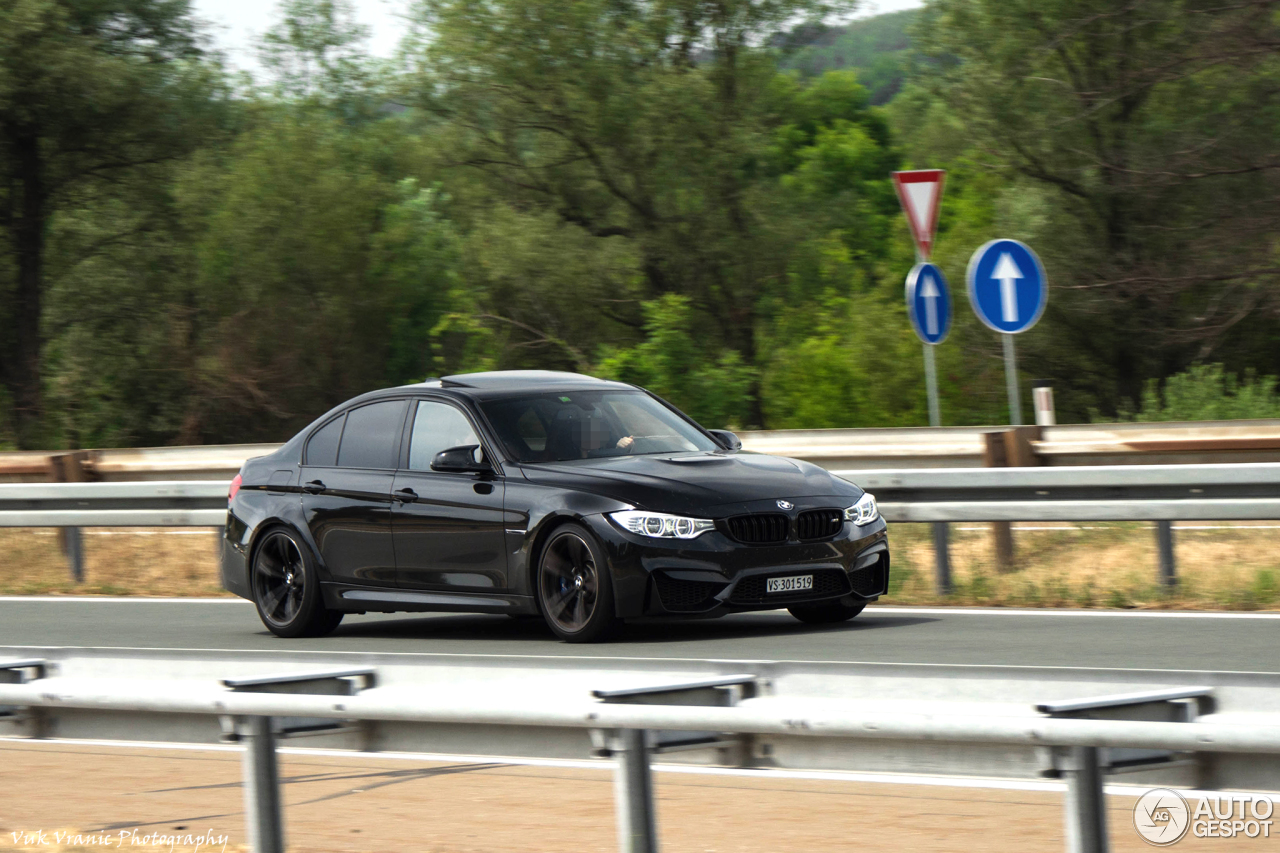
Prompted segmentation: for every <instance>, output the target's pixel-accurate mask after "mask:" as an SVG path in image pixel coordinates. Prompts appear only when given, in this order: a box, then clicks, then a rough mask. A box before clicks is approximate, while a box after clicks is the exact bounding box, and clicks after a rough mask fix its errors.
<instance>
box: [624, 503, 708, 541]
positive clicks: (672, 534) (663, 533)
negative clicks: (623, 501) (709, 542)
mask: <svg viewBox="0 0 1280 853" xmlns="http://www.w3.org/2000/svg"><path fill="white" fill-rule="evenodd" d="M609 517H610V518H612V519H613V520H614V521H615V522H616V523H617V524H618V526H619V527H621V528H622V529H623V530H630V531H631V532H632V533H639V534H640V535H641V536H652V537H654V538H655V539H696V538H697V537H699V536H701V535H702V534H704V533H706V532H707V531H708V530H714V529H715V526H716V523H715V522H714V521H712V520H711V519H709V518H686V517H685V516H683V515H664V514H662V513H660V512H642V511H640V510H638V509H628V510H623V511H622V512H611V513H609Z"/></svg>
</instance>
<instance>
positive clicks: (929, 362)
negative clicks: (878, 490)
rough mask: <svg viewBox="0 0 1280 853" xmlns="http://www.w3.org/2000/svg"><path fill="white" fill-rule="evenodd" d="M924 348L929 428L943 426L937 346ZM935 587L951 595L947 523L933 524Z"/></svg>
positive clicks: (949, 538) (941, 592)
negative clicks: (939, 403)
mask: <svg viewBox="0 0 1280 853" xmlns="http://www.w3.org/2000/svg"><path fill="white" fill-rule="evenodd" d="M923 346H924V383H925V386H926V387H927V388H928V390H929V426H932V427H940V426H942V410H941V408H940V407H939V405H938V366H937V365H936V364H935V363H934V360H933V349H934V347H935V346H937V345H936V344H923ZM933 563H934V564H933V586H934V589H935V590H937V593H938V595H950V594H951V591H952V586H951V528H950V527H949V526H948V525H947V523H946V522H945V521H935V522H934V523H933Z"/></svg>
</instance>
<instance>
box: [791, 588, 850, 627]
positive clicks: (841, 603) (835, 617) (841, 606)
mask: <svg viewBox="0 0 1280 853" xmlns="http://www.w3.org/2000/svg"><path fill="white" fill-rule="evenodd" d="M866 606H867V603H866V602H865V601H856V600H853V596H849V595H847V596H845V597H844V598H839V599H836V600H835V601H825V602H823V603H821V604H797V605H794V606H792V607H788V608H787V612H789V613H790V614H791V615H792V616H794V617H796V618H797V619H799V620H800V621H801V622H804V623H805V624H806V625H831V624H833V623H836V622H847V621H849V620H850V619H852V618H853V617H855V616H857V615H858V614H859V613H861V612H862V609H863V608H864V607H866Z"/></svg>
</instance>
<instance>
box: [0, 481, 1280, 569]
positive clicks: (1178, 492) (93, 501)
mask: <svg viewBox="0 0 1280 853" xmlns="http://www.w3.org/2000/svg"><path fill="white" fill-rule="evenodd" d="M833 473H835V474H837V475H838V476H841V477H844V478H846V479H849V480H852V481H853V482H855V483H857V484H858V485H860V486H862V487H863V488H865V489H867V490H868V491H870V492H872V493H873V494H875V495H876V497H877V500H878V501H879V504H880V511H881V512H882V513H883V514H884V516H885V518H886V519H888V520H889V521H891V522H933V523H935V524H945V523H947V522H955V521H997V522H1000V521H1004V522H1007V521H1154V522H1155V523H1156V525H1155V526H1156V544H1157V551H1158V554H1159V560H1158V563H1159V566H1158V578H1159V580H1160V581H1161V583H1164V584H1166V585H1173V584H1174V583H1176V578H1177V573H1176V564H1175V552H1174V542H1173V528H1172V522H1173V521H1175V520H1201V521H1214V520H1222V521H1241V520H1276V519H1280V463H1276V462H1272V463H1256V464H1238V463H1237V464H1214V465H1124V466H1091V467H1085V466H1074V467H1069V468H949V469H910V468H908V469H898V470H884V469H874V468H873V469H864V470H849V469H838V470H835V471H833ZM225 519H226V485H225V483H222V482H216V481H184V482H169V481H155V482H131V483H8V484H0V527H62V528H78V527H110V526H116V527H147V526H155V527H206V526H207V527H217V526H220V525H221V524H222V523H223V522H224V521H225ZM941 532H942V534H943V535H941V536H935V551H936V562H937V585H938V589H939V592H943V593H945V592H947V591H948V590H949V589H950V573H949V566H950V555H949V553H948V548H949V544H948V537H947V536H946V534H945V527H943V528H942V530H941ZM80 553H81V552H80V551H79V550H77V551H76V552H75V554H76V555H78V554H80ZM72 562H73V573H74V570H75V568H76V566H75V558H74V557H73V560H72Z"/></svg>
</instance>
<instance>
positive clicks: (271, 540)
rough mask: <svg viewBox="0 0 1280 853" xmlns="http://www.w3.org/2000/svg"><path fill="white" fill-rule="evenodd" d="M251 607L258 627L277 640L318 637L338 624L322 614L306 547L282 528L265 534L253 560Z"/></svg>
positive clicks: (335, 617)
mask: <svg viewBox="0 0 1280 853" xmlns="http://www.w3.org/2000/svg"><path fill="white" fill-rule="evenodd" d="M253 603H254V604H256V605H257V606H258V615H259V616H260V617H261V618H262V624H264V625H266V626H267V628H268V630H270V631H271V633H273V634H275V635H277V636H279V637H319V636H323V635H325V634H328V633H329V632H331V631H332V630H333V629H334V628H336V627H338V623H339V622H341V621H342V614H341V613H339V612H337V611H332V610H326V609H325V607H324V603H323V601H322V598H321V595H320V584H319V582H318V581H317V580H316V573H315V569H314V568H312V564H311V561H310V560H309V559H308V558H307V556H306V546H305V545H303V544H302V543H301V542H300V541H298V539H297V537H296V536H295V535H294V534H293V533H292V532H290V531H288V530H286V529H284V528H277V529H275V530H271V531H269V532H268V533H267V534H266V536H264V537H263V538H262V541H261V542H259V543H258V547H257V550H256V551H255V552H254V557H253Z"/></svg>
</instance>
